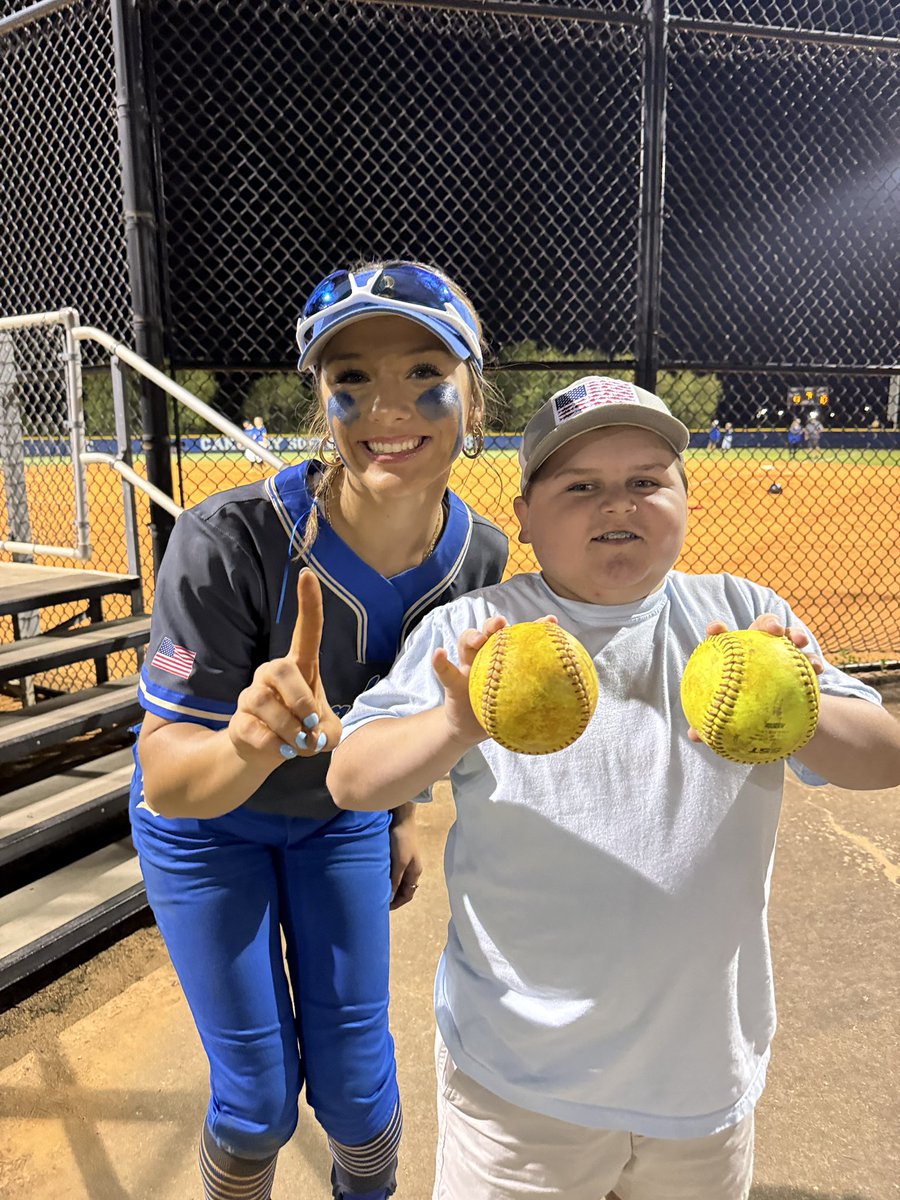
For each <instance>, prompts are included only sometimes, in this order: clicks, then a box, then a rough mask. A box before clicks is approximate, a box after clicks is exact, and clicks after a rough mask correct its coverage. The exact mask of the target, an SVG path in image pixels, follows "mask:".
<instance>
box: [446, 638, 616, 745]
mask: <svg viewBox="0 0 900 1200" xmlns="http://www.w3.org/2000/svg"><path fill="white" fill-rule="evenodd" d="M598 690H599V685H598V681H597V668H596V667H595V666H594V662H593V659H592V658H591V656H590V655H589V654H588V652H587V650H585V648H584V646H582V644H581V642H579V641H578V639H577V638H574V637H572V635H571V634H570V633H566V631H565V630H564V629H560V627H559V626H558V625H554V624H552V623H550V622H547V621H524V622H522V623H521V624H520V625H507V626H506V627H505V628H503V629H500V630H498V631H497V633H494V634H492V635H491V636H490V637H489V638H488V640H487V641H486V642H485V643H484V645H483V646H482V647H481V649H480V650H479V651H478V653H477V654H476V655H475V661H474V662H473V663H472V669H471V671H470V673H469V699H470V700H471V702H472V708H473V709H474V711H475V716H476V717H477V718H478V721H479V723H480V724H481V725H482V727H483V728H484V730H485V732H486V733H487V734H488V735H489V736H490V737H492V738H493V739H494V741H495V742H499V744H500V745H501V746H504V747H505V748H506V749H507V750H514V751H515V752H516V753H517V754H552V753H553V752H554V751H556V750H564V749H565V747H566V746H570V745H571V744H572V742H574V741H575V739H576V738H578V737H580V736H581V735H582V734H583V733H584V731H585V729H587V726H588V722H589V721H590V719H591V717H592V715H593V712H594V709H595V707H596V705H597V692H598Z"/></svg>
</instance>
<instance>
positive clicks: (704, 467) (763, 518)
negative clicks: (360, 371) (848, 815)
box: [0, 451, 900, 663]
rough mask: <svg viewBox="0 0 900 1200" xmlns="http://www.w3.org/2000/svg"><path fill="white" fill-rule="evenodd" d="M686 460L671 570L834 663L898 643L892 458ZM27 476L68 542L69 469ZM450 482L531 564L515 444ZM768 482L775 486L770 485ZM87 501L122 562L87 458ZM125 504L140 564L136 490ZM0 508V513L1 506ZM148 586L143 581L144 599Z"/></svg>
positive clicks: (112, 516)
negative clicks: (680, 534)
mask: <svg viewBox="0 0 900 1200" xmlns="http://www.w3.org/2000/svg"><path fill="white" fill-rule="evenodd" d="M137 469H138V470H140V467H138V468H137ZM687 471H688V477H689V481H690V497H689V504H690V509H691V514H690V526H689V530H688V537H687V541H686V544H685V549H684V553H683V555H682V557H681V560H680V561H679V564H678V565H679V567H680V568H681V569H683V570H687V571H692V572H698V573H699V572H715V571H730V572H732V573H733V574H737V575H745V576H747V577H749V578H751V579H755V580H757V581H759V582H762V583H767V584H769V585H770V586H771V587H773V588H774V589H775V590H776V591H778V592H779V593H780V594H781V595H783V596H785V597H786V598H788V599H789V600H790V601H791V603H792V605H793V606H794V608H795V609H796V611H797V614H798V615H799V616H800V617H801V618H802V619H803V620H804V621H806V623H807V624H808V625H809V626H810V627H811V628H812V629H813V630H814V631H815V632H816V634H817V636H818V637H819V640H820V641H821V642H822V645H823V647H824V649H825V651H826V653H827V654H828V655H829V657H830V658H831V659H832V660H833V661H835V662H837V663H841V662H848V661H865V662H872V661H878V660H879V659H894V658H897V657H898V655H900V555H898V554H897V551H896V545H897V513H898V510H900V456H895V458H894V460H893V461H892V460H891V459H890V458H886V456H884V455H874V454H873V455H866V454H855V455H853V456H852V457H851V455H850V454H849V452H848V454H847V455H846V456H844V457H839V456H838V455H837V453H836V452H834V453H830V454H829V455H828V456H822V457H818V458H814V457H812V456H807V457H805V458H802V459H801V458H797V459H787V458H786V457H784V456H783V455H779V454H778V453H776V452H773V453H772V454H771V456H769V457H766V455H765V454H764V453H763V452H761V451H743V452H742V451H735V452H733V453H732V454H728V455H723V454H716V455H708V454H705V453H703V452H698V453H694V454H689V455H688V459H687ZM182 477H183V489H184V502H185V504H186V505H190V504H194V503H196V502H197V501H199V500H200V499H202V498H203V497H204V496H207V495H210V494H212V493H213V492H216V491H223V490H225V489H226V488H229V487H234V486H237V485H238V484H241V483H246V482H247V481H248V480H249V479H252V478H258V477H259V474H258V468H256V467H252V466H250V465H249V464H248V463H247V462H246V460H245V459H244V458H243V456H240V457H238V456H236V455H224V454H218V455H208V456H202V457H201V456H189V457H185V458H184V459H183V460H182ZM26 478H27V487H28V493H29V503H30V508H31V520H32V536H33V538H34V540H35V541H47V542H51V543H54V544H68V543H71V541H72V539H73V525H72V515H71V514H72V513H73V511H74V510H73V504H72V473H71V467H70V466H67V465H65V464H42V463H41V464H39V463H32V464H30V465H29V466H28V467H27V468H26ZM451 482H452V486H453V487H454V488H455V489H456V490H457V491H458V492H459V494H460V495H461V496H463V498H464V499H466V500H467V501H468V502H469V503H470V504H471V505H472V507H473V508H476V509H478V510H479V511H480V512H483V513H485V514H486V515H487V516H489V517H490V518H491V519H492V520H494V521H495V522H496V523H497V524H498V525H500V526H501V527H502V528H503V529H505V530H506V531H507V533H508V534H509V535H510V570H511V571H523V570H526V571H527V570H533V569H534V565H535V564H534V560H533V558H532V556H531V552H530V548H529V547H527V546H521V545H519V543H518V542H517V541H516V533H517V525H516V522H515V518H514V516H513V514H512V501H513V497H514V496H516V494H517V492H518V465H517V462H516V458H515V454H514V453H513V452H509V451H506V452H504V451H498V452H491V453H488V454H486V455H485V456H484V457H483V458H481V459H478V460H476V461H474V462H472V461H469V460H466V459H460V460H459V461H458V462H457V464H456V467H455V468H454V471H453V476H452V481H451ZM773 484H778V486H779V487H780V489H781V490H780V491H775V492H773V491H770V488H771V487H772V485H773ZM88 503H89V510H90V517H91V540H92V542H93V544H94V547H95V551H94V556H93V559H92V560H91V563H90V564H89V565H91V566H94V567H97V568H99V569H102V570H112V571H124V570H126V569H127V564H126V559H125V542H124V536H123V524H122V499H121V482H120V480H119V478H118V477H117V476H116V475H115V474H114V473H113V472H112V471H111V470H109V469H108V468H106V467H102V466H91V467H89V468H88ZM138 505H139V514H140V521H141V541H142V554H143V560H144V563H145V570H144V574H145V576H148V575H149V574H150V571H149V570H148V569H147V564H149V563H150V561H151V552H150V534H149V529H148V527H147V524H148V520H149V517H148V506H147V502H146V497H144V496H140V497H139V500H138ZM0 513H2V514H3V515H4V516H5V504H2V505H0ZM42 561H45V560H43V559H42ZM46 561H48V562H52V561H54V560H52V559H47V560H46ZM59 561H62V560H59ZM151 589H152V584H150V585H149V587H148V600H149V599H150V598H151V596H150V594H149V593H150V590H151ZM111 615H115V614H111Z"/></svg>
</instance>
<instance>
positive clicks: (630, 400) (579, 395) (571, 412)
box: [551, 376, 640, 425]
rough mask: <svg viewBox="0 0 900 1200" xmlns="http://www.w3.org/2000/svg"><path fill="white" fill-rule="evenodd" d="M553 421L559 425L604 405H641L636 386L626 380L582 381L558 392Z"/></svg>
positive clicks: (596, 377)
mask: <svg viewBox="0 0 900 1200" xmlns="http://www.w3.org/2000/svg"><path fill="white" fill-rule="evenodd" d="M551 403H552V405H553V419H554V421H555V422H556V424H557V425H562V424H563V422H564V421H569V420H571V418H572V417H577V416H578V415H579V414H580V413H583V412H587V411H588V410H589V409H591V408H601V407H602V406H603V405H604V404H640V400H639V399H638V397H637V395H636V393H635V390H634V384H632V383H627V382H626V381H625V380H624V379H605V378H601V377H599V376H591V377H590V378H588V379H580V380H579V381H578V382H577V383H573V384H572V386H571V387H568V388H566V389H565V390H564V391H562V392H557V393H556V395H555V396H554V397H553V398H552V401H551Z"/></svg>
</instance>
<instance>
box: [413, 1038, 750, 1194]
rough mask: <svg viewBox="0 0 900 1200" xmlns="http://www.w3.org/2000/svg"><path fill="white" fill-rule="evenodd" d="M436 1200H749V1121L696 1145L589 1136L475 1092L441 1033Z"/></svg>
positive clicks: (591, 1132) (592, 1132)
mask: <svg viewBox="0 0 900 1200" xmlns="http://www.w3.org/2000/svg"><path fill="white" fill-rule="evenodd" d="M435 1058H436V1066H437V1102H438V1145H437V1157H436V1162H435V1183H434V1192H433V1194H432V1200H524V1198H525V1197H544V1198H546V1200H549V1198H550V1197H554V1198H558V1200H604V1197H607V1196H609V1197H610V1200H613V1198H614V1197H617V1198H618V1200H747V1197H748V1196H749V1194H750V1181H751V1176H752V1174H753V1114H752V1113H751V1114H750V1115H749V1116H748V1117H745V1118H744V1120H743V1121H740V1122H739V1123H738V1124H737V1125H735V1126H733V1127H732V1128H730V1129H726V1130H723V1132H721V1133H715V1134H712V1135H710V1136H709V1137H701V1138H684V1139H680V1138H679V1139H675V1138H653V1137H642V1136H640V1135H638V1134H630V1133H619V1132H617V1131H615V1130H604V1129H586V1128H585V1127H584V1126H581V1125H570V1124H568V1122H566V1121H559V1120H557V1119H556V1118H554V1117H545V1116H542V1115H541V1114H540V1113H534V1112H529V1111H528V1110H527V1109H523V1108H518V1107H517V1106H516V1105H514V1104H510V1103H508V1102H507V1101H506V1100H502V1099H501V1098H500V1097H499V1096H495V1095H494V1093H493V1092H489V1091H488V1090H487V1089H486V1088H483V1087H482V1086H481V1085H480V1084H478V1083H476V1082H475V1080H474V1079H471V1078H470V1077H469V1076H468V1075H465V1074H463V1072H462V1071H460V1070H459V1068H458V1067H457V1066H456V1064H455V1063H454V1062H453V1059H452V1058H451V1057H450V1053H449V1051H448V1050H447V1047H446V1046H445V1045H444V1042H443V1040H442V1038H441V1036H440V1034H438V1036H437V1041H436V1044H435Z"/></svg>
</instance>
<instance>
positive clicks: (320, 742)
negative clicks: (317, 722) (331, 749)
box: [316, 733, 328, 754]
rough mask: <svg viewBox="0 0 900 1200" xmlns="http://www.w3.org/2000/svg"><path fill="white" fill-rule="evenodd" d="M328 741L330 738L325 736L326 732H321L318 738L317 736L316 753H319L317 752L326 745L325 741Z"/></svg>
mask: <svg viewBox="0 0 900 1200" xmlns="http://www.w3.org/2000/svg"><path fill="white" fill-rule="evenodd" d="M327 741H328V738H327V737H326V736H325V734H324V733H320V734H319V736H318V738H317V740H316V753H317V754H318V752H319V751H320V750H321V749H322V747H323V746H324V745H325V743H326V742H327Z"/></svg>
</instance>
